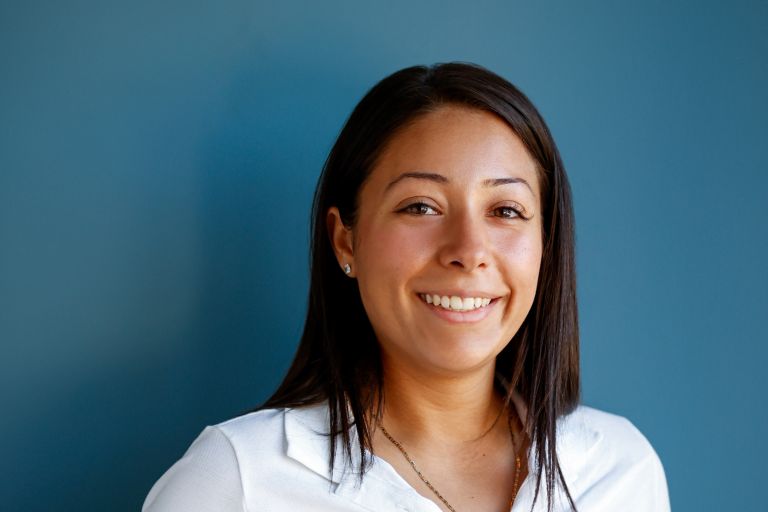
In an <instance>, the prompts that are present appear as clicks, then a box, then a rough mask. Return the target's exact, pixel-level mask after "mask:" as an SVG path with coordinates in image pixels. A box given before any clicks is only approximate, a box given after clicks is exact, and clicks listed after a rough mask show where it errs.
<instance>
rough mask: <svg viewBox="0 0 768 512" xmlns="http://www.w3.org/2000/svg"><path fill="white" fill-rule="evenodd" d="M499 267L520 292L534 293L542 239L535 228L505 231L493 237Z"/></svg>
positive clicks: (539, 264) (539, 265)
mask: <svg viewBox="0 0 768 512" xmlns="http://www.w3.org/2000/svg"><path fill="white" fill-rule="evenodd" d="M494 245H495V247H496V249H497V251H498V252H497V254H499V255H500V258H501V264H500V267H501V269H502V272H504V273H505V274H506V275H507V277H508V278H509V279H510V280H511V281H512V282H513V283H515V284H516V287H517V288H518V289H519V292H521V293H526V292H527V293H529V294H531V295H532V294H534V293H535V292H536V284H537V282H538V278H539V269H540V267H541V255H542V250H543V248H542V241H541V237H540V236H539V235H538V233H537V232H536V231H535V230H531V231H521V232H519V233H514V234H509V233H505V234H503V235H500V236H498V237H495V239H494Z"/></svg>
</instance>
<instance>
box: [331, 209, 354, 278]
mask: <svg viewBox="0 0 768 512" xmlns="http://www.w3.org/2000/svg"><path fill="white" fill-rule="evenodd" d="M325 222H326V226H327V228H328V236H330V238H331V245H332V246H333V252H334V253H336V260H337V261H338V262H339V267H342V269H343V268H344V265H345V264H348V265H349V266H350V267H352V272H350V273H349V274H347V275H348V276H349V277H354V276H355V274H356V271H357V268H356V267H355V255H354V245H353V241H352V229H351V228H347V227H346V226H344V223H343V222H342V221H341V214H340V213H339V209H338V208H336V207H335V206H331V207H330V208H328V214H327V216H326V218H325ZM342 272H343V270H342Z"/></svg>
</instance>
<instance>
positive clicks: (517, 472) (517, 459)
mask: <svg viewBox="0 0 768 512" xmlns="http://www.w3.org/2000/svg"><path fill="white" fill-rule="evenodd" d="M507 424H508V425H509V435H510V437H511V438H512V449H513V450H514V452H515V480H514V483H513V485H512V499H511V500H510V502H509V506H510V508H511V507H512V504H513V503H514V502H515V498H517V491H518V490H519V485H520V470H521V467H522V462H521V461H520V454H519V453H518V449H517V444H516V443H515V433H514V431H513V429H512V415H511V413H510V414H509V417H508V418H507ZM379 428H380V429H381V431H382V432H383V433H384V436H386V438H387V439H389V441H390V442H391V443H392V444H393V445H395V447H396V448H397V449H398V450H400V453H402V454H403V456H404V457H405V460H407V461H408V464H410V465H411V468H413V471H414V472H415V473H416V474H417V475H418V477H419V478H420V479H421V481H422V482H424V485H426V486H427V487H429V490H431V491H432V492H433V493H435V496H437V498H438V499H439V500H440V501H441V502H443V504H444V505H445V506H446V507H447V508H448V510H450V511H451V512H456V509H455V508H453V506H452V505H451V504H450V503H448V500H446V499H445V498H444V497H443V495H442V494H440V491H438V490H437V489H436V488H435V486H434V485H432V483H430V481H429V480H427V478H426V477H425V476H424V474H422V472H421V471H419V468H417V467H416V463H415V462H414V461H413V459H412V458H411V457H410V456H409V455H408V452H407V451H405V448H403V445H401V444H400V443H399V442H398V441H397V440H396V439H395V438H394V437H392V435H391V434H390V433H389V432H387V429H385V428H384V425H382V424H379ZM521 447H522V446H521Z"/></svg>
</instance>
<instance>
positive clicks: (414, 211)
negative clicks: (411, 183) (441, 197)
mask: <svg viewBox="0 0 768 512" xmlns="http://www.w3.org/2000/svg"><path fill="white" fill-rule="evenodd" d="M400 211H401V212H403V213H410V214H411V215H437V214H438V213H437V210H435V209H434V208H433V207H431V206H430V205H428V204H427V203H412V204H409V205H408V206H406V207H405V208H403V209H402V210H400ZM429 212H434V213H429Z"/></svg>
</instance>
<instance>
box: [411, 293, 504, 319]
mask: <svg viewBox="0 0 768 512" xmlns="http://www.w3.org/2000/svg"><path fill="white" fill-rule="evenodd" d="M416 295H417V297H418V298H419V302H421V303H422V304H424V305H425V306H426V307H427V308H428V309H429V310H430V311H432V312H433V313H434V314H436V315H437V316H438V317H440V318H442V319H443V320H447V321H449V322H452V323H472V322H479V321H480V320H482V319H484V318H486V317H487V316H488V315H489V314H490V313H491V311H492V310H494V309H495V305H496V304H497V303H498V302H499V301H500V300H501V299H502V297H489V296H478V297H462V296H458V295H439V294H431V293H417V294H416Z"/></svg>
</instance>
